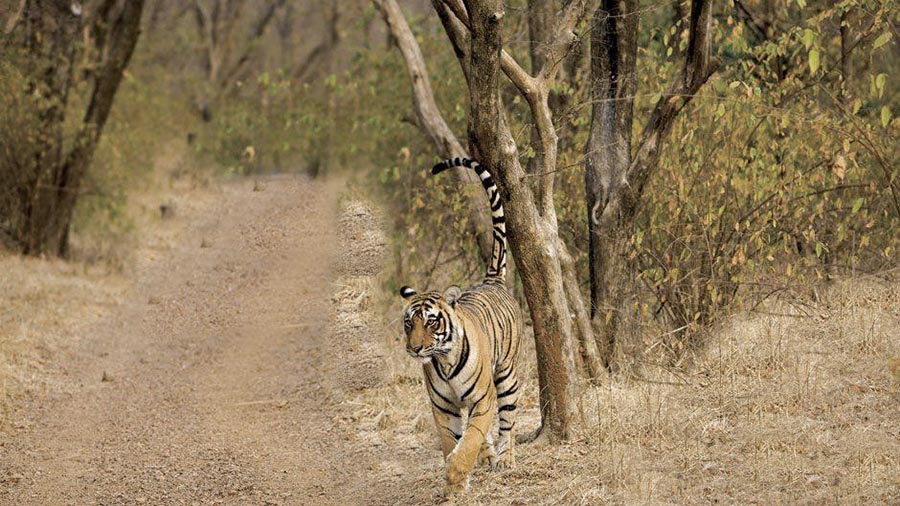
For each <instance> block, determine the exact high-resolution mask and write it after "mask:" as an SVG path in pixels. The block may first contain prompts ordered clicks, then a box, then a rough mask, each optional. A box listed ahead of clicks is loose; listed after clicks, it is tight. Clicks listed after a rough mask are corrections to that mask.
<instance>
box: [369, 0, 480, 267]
mask: <svg viewBox="0 0 900 506" xmlns="http://www.w3.org/2000/svg"><path fill="white" fill-rule="evenodd" d="M373 3H374V4H375V6H376V7H377V8H378V10H379V11H380V12H381V15H382V17H383V18H384V21H385V23H386V24H387V26H388V29H389V30H390V32H391V35H392V36H393V38H394V41H395V43H396V45H397V48H398V49H399V50H400V54H401V55H403V60H404V62H406V70H407V73H408V74H409V80H410V83H411V85H412V93H413V110H414V111H415V114H416V124H417V126H418V127H419V128H420V129H422V131H423V132H424V133H425V134H426V135H428V137H429V138H430V139H431V142H432V144H433V145H434V148H435V150H436V151H437V153H438V156H440V157H442V158H455V157H457V156H466V151H465V150H464V149H463V147H462V144H460V142H459V140H458V139H457V138H456V135H454V133H453V131H452V130H451V129H450V126H449V125H448V124H447V122H446V121H444V118H443V116H441V113H440V110H439V109H438V106H437V102H436V101H435V99H434V93H433V92H432V89H431V80H430V78H429V77H428V69H427V68H426V67H425V58H424V56H422V51H421V49H419V44H418V43H417V42H416V38H415V36H414V35H413V33H412V30H411V29H410V28H409V24H407V22H406V18H405V17H404V16H403V13H402V12H401V11H400V6H399V5H397V2H396V0H373ZM451 174H452V177H453V180H454V182H455V184H456V187H457V190H458V191H459V192H460V193H462V195H463V196H464V198H465V201H466V210H465V212H466V214H467V218H468V219H467V220H466V222H467V223H468V227H469V232H470V233H471V234H472V235H473V236H474V237H475V238H476V239H477V241H478V249H479V251H480V253H481V258H482V259H484V260H488V259H490V258H491V251H492V248H493V246H492V243H493V235H492V234H491V225H490V223H489V222H488V219H487V216H486V215H485V213H484V209H485V207H486V206H487V204H488V202H487V200H486V198H485V197H484V192H483V191H482V190H481V184H480V183H479V181H478V178H477V177H476V176H475V175H474V173H473V172H472V171H470V170H467V169H464V168H455V169H453V170H452V172H451Z"/></svg>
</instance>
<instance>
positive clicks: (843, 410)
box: [347, 279, 900, 505]
mask: <svg viewBox="0 0 900 506" xmlns="http://www.w3.org/2000/svg"><path fill="white" fill-rule="evenodd" d="M368 286H369V289H368V295H367V296H366V300H367V302H366V305H365V306H366V308H367V309H365V310H366V311H369V312H371V311H372V309H371V306H372V305H373V304H372V303H371V302H370V301H369V299H370V298H372V297H374V298H375V299H377V300H378V301H379V302H380V303H379V304H375V306H379V307H383V309H382V310H380V311H379V312H380V313H381V314H382V315H383V316H382V319H381V320H382V321H381V323H380V324H378V323H372V321H374V320H375V319H371V318H370V321H369V323H368V330H369V331H374V332H375V334H376V335H379V336H383V337H382V340H381V342H380V343H378V345H379V347H380V351H379V361H380V362H382V364H383V367H384V371H385V375H386V376H385V378H384V381H383V382H380V383H377V384H374V385H372V386H370V387H368V388H364V389H362V390H359V391H357V392H356V395H354V396H352V397H351V398H350V399H349V400H348V401H347V404H348V405H349V406H351V407H352V408H353V409H352V412H353V414H352V415H351V418H352V420H351V421H352V422H354V423H356V424H357V426H358V436H359V437H360V438H361V439H363V440H366V441H369V442H370V443H372V444H375V445H383V444H387V445H394V446H396V447H398V448H401V449H415V450H416V451H418V452H419V453H420V454H421V459H422V461H421V466H420V467H418V468H417V469H416V471H415V472H419V473H422V475H423V479H422V481H421V483H422V484H423V486H424V487H427V488H430V489H431V490H432V493H431V495H430V497H432V498H433V499H434V500H435V501H440V499H439V496H440V494H439V492H437V491H438V490H439V489H440V486H441V476H442V474H441V472H442V464H441V459H440V450H439V449H438V443H437V439H436V435H435V431H434V428H433V422H432V421H431V415H430V410H429V408H428V403H427V401H426V396H425V391H424V386H423V384H422V380H421V369H420V367H419V366H418V365H417V364H416V363H414V362H413V361H411V360H408V358H407V357H406V356H405V354H404V353H403V350H402V342H401V336H400V334H401V331H400V325H399V317H398V315H400V311H401V303H400V301H398V300H395V299H396V298H395V297H393V296H392V294H381V295H377V296H376V295H372V292H371V290H372V289H373V288H372V285H371V284H370V285H368ZM823 294H824V295H823V297H822V300H823V302H821V303H819V304H818V305H817V306H816V307H814V308H813V309H811V310H810V309H809V308H806V310H804V311H800V310H797V309H793V308H792V307H790V306H789V305H787V304H783V303H772V304H770V305H769V307H768V308H767V310H768V311H769V314H763V313H762V312H757V313H754V314H739V315H736V316H734V317H732V318H731V319H730V320H729V321H728V322H727V323H726V324H724V325H722V326H721V328H719V329H717V330H716V331H714V332H713V335H712V336H711V337H710V338H709V339H707V343H706V346H705V348H704V349H703V350H700V351H699V352H697V354H696V356H695V357H694V358H693V360H692V361H691V365H689V366H685V368H684V369H681V370H673V369H669V368H667V367H664V366H656V365H653V364H650V363H646V362H645V363H644V364H643V365H642V366H641V367H640V369H639V370H638V371H635V373H636V374H635V375H634V377H633V378H631V379H627V378H623V377H613V378H612V379H611V380H609V382H608V383H606V384H604V385H602V386H588V385H585V387H584V389H583V392H584V394H583V396H582V398H581V399H578V403H579V409H580V413H581V418H582V422H583V423H582V425H583V430H582V434H581V436H580V438H579V439H577V440H576V441H573V442H570V443H567V444H564V445H562V446H556V447H552V448H551V447H547V446H542V445H540V444H532V445H525V446H521V447H520V451H519V463H518V466H517V467H516V468H515V469H513V470H510V471H505V472H501V473H491V472H489V471H487V470H484V469H479V470H477V471H476V473H475V475H474V479H473V483H472V489H471V491H470V493H469V495H468V496H467V497H466V498H464V499H462V500H460V501H459V502H460V503H461V504H509V505H525V504H529V505H530V504H585V505H596V504H710V503H728V504H898V503H900V284H898V283H896V282H892V283H887V282H883V281H879V280H872V279H870V280H863V279H855V280H848V281H846V282H841V283H836V284H834V285H833V286H831V287H830V288H827V289H824V290H823ZM529 341H530V339H529ZM528 344H529V346H527V347H526V349H524V350H523V354H522V358H521V360H522V365H521V367H522V369H523V371H524V372H525V375H526V376H527V377H528V378H529V384H528V388H527V390H526V392H525V394H524V399H523V401H522V404H523V408H524V410H523V411H522V412H521V414H520V420H521V422H520V423H519V424H518V426H519V427H522V428H523V430H526V431H527V430H529V429H531V428H534V427H535V426H536V425H537V424H538V422H539V417H538V412H537V387H536V383H537V379H536V374H535V365H534V358H533V357H534V350H533V345H531V343H530V342H529V343H528ZM635 377H639V378H641V379H634V378H635Z"/></svg>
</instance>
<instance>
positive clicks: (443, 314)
mask: <svg viewBox="0 0 900 506" xmlns="http://www.w3.org/2000/svg"><path fill="white" fill-rule="evenodd" d="M461 293H462V290H460V288H459V287H458V286H455V285H454V286H451V287H450V288H448V289H446V290H444V293H440V292H427V293H421V294H420V293H418V292H416V291H415V290H413V289H412V288H410V287H408V286H404V287H403V288H401V289H400V295H401V296H402V297H403V298H404V299H406V300H407V304H406V308H405V309H404V310H403V332H404V333H405V334H406V352H407V353H409V354H410V356H412V357H414V358H417V359H419V361H420V362H422V363H423V364H424V363H426V362H428V361H430V360H431V358H432V357H439V356H444V355H447V354H448V353H450V351H451V350H452V349H453V346H454V344H455V343H456V341H457V337H458V334H459V331H460V328H461V326H460V324H459V321H458V319H457V317H456V312H455V308H456V302H457V300H459V296H460V294H461Z"/></svg>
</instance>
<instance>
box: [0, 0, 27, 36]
mask: <svg viewBox="0 0 900 506" xmlns="http://www.w3.org/2000/svg"><path fill="white" fill-rule="evenodd" d="M26 3H28V0H20V1H19V7H18V8H17V9H16V12H15V13H13V15H12V17H10V18H9V19H8V20H7V21H6V28H5V29H4V30H3V33H4V34H6V35H9V34H11V33H12V31H13V30H15V29H16V25H18V24H19V22H20V21H21V20H22V14H23V13H24V12H25V4H26Z"/></svg>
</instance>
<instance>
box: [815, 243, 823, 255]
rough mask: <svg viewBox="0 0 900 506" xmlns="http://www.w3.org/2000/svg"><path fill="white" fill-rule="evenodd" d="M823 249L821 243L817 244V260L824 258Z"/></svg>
mask: <svg viewBox="0 0 900 506" xmlns="http://www.w3.org/2000/svg"><path fill="white" fill-rule="evenodd" d="M823 248H824V247H823V246H822V243H820V242H817V243H816V257H817V258H818V257H821V256H822V249H823Z"/></svg>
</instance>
